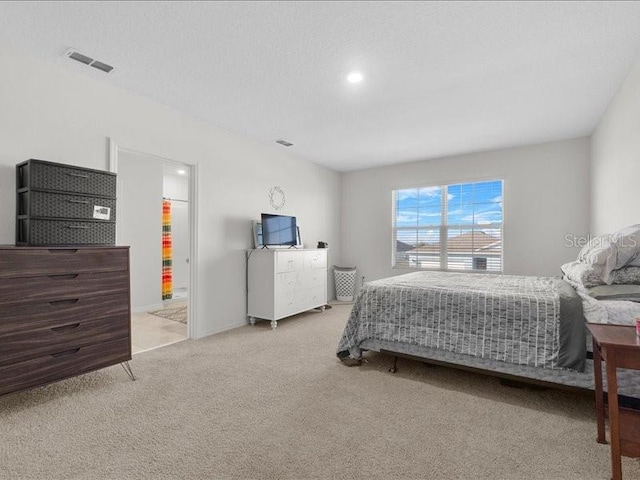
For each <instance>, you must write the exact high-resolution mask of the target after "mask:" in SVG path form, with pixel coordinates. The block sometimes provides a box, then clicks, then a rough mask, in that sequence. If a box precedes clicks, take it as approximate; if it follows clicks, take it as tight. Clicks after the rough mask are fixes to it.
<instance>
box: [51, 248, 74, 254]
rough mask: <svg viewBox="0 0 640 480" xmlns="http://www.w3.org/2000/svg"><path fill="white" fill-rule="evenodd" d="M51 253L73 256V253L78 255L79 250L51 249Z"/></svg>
mask: <svg viewBox="0 0 640 480" xmlns="http://www.w3.org/2000/svg"><path fill="white" fill-rule="evenodd" d="M49 253H63V254H72V253H78V249H77V248H61V249H59V250H58V249H54V248H50V249H49Z"/></svg>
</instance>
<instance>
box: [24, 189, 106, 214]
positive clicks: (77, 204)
mask: <svg viewBox="0 0 640 480" xmlns="http://www.w3.org/2000/svg"><path fill="white" fill-rule="evenodd" d="M17 207H18V215H29V216H30V217H50V218H73V219H82V220H95V219H96V217H95V216H94V215H96V209H98V210H99V211H100V212H107V211H108V218H104V220H110V221H115V220H116V199H115V198H106V197H92V196H88V195H69V194H65V193H54V192H42V191H38V190H27V191H24V192H20V193H18V205H17ZM105 208H106V209H108V210H105ZM97 218H101V217H97Z"/></svg>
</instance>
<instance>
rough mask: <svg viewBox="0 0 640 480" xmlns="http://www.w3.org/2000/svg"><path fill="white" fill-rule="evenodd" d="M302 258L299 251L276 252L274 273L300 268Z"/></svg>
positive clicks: (293, 270)
mask: <svg viewBox="0 0 640 480" xmlns="http://www.w3.org/2000/svg"><path fill="white" fill-rule="evenodd" d="M302 266H303V259H302V256H301V255H300V252H296V251H295V250H293V251H291V252H276V273H283V272H295V271H298V270H302Z"/></svg>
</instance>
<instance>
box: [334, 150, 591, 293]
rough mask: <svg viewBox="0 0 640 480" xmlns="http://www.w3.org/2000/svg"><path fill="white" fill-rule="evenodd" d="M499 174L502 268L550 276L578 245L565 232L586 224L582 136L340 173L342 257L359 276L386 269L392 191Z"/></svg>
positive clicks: (368, 276) (584, 231)
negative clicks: (569, 242)
mask: <svg viewBox="0 0 640 480" xmlns="http://www.w3.org/2000/svg"><path fill="white" fill-rule="evenodd" d="M492 179H504V273H507V274H517V275H542V276H555V275H559V274H560V268H559V267H560V265H561V264H563V263H565V262H568V261H571V260H574V259H575V257H576V256H577V252H578V249H576V248H568V247H567V246H565V244H566V242H565V236H566V235H567V234H569V235H576V236H584V235H586V234H587V231H588V226H589V140H588V139H587V138H582V139H576V140H568V141H562V142H553V143H547V144H542V145H534V146H528V147H519V148H511V149H505V150H499V151H492V152H484V153H475V154H471V155H462V156H456V157H449V158H443V159H436V160H426V161H422V162H416V163H408V164H404V165H398V166H391V167H384V168H374V169H370V170H363V171H357V172H351V173H347V174H345V175H344V176H343V179H342V192H343V193H342V201H343V204H342V235H343V236H342V259H343V263H344V264H345V265H355V266H356V267H357V268H358V270H359V272H360V273H359V275H364V276H365V277H366V281H369V280H374V279H378V278H382V277H386V276H390V275H398V274H401V273H406V272H407V270H400V269H392V268H391V246H392V218H391V214H392V213H391V212H392V206H391V191H392V190H394V189H397V188H404V187H415V186H429V185H439V184H447V183H458V182H466V181H476V180H492Z"/></svg>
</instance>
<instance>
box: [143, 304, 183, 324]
mask: <svg viewBox="0 0 640 480" xmlns="http://www.w3.org/2000/svg"><path fill="white" fill-rule="evenodd" d="M149 313H150V314H151V315H155V316H156V317H162V318H167V319H169V320H173V321H174V322H180V323H187V306H186V305H180V306H178V307H167V308H163V309H162V310H156V311H155V312H149Z"/></svg>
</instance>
